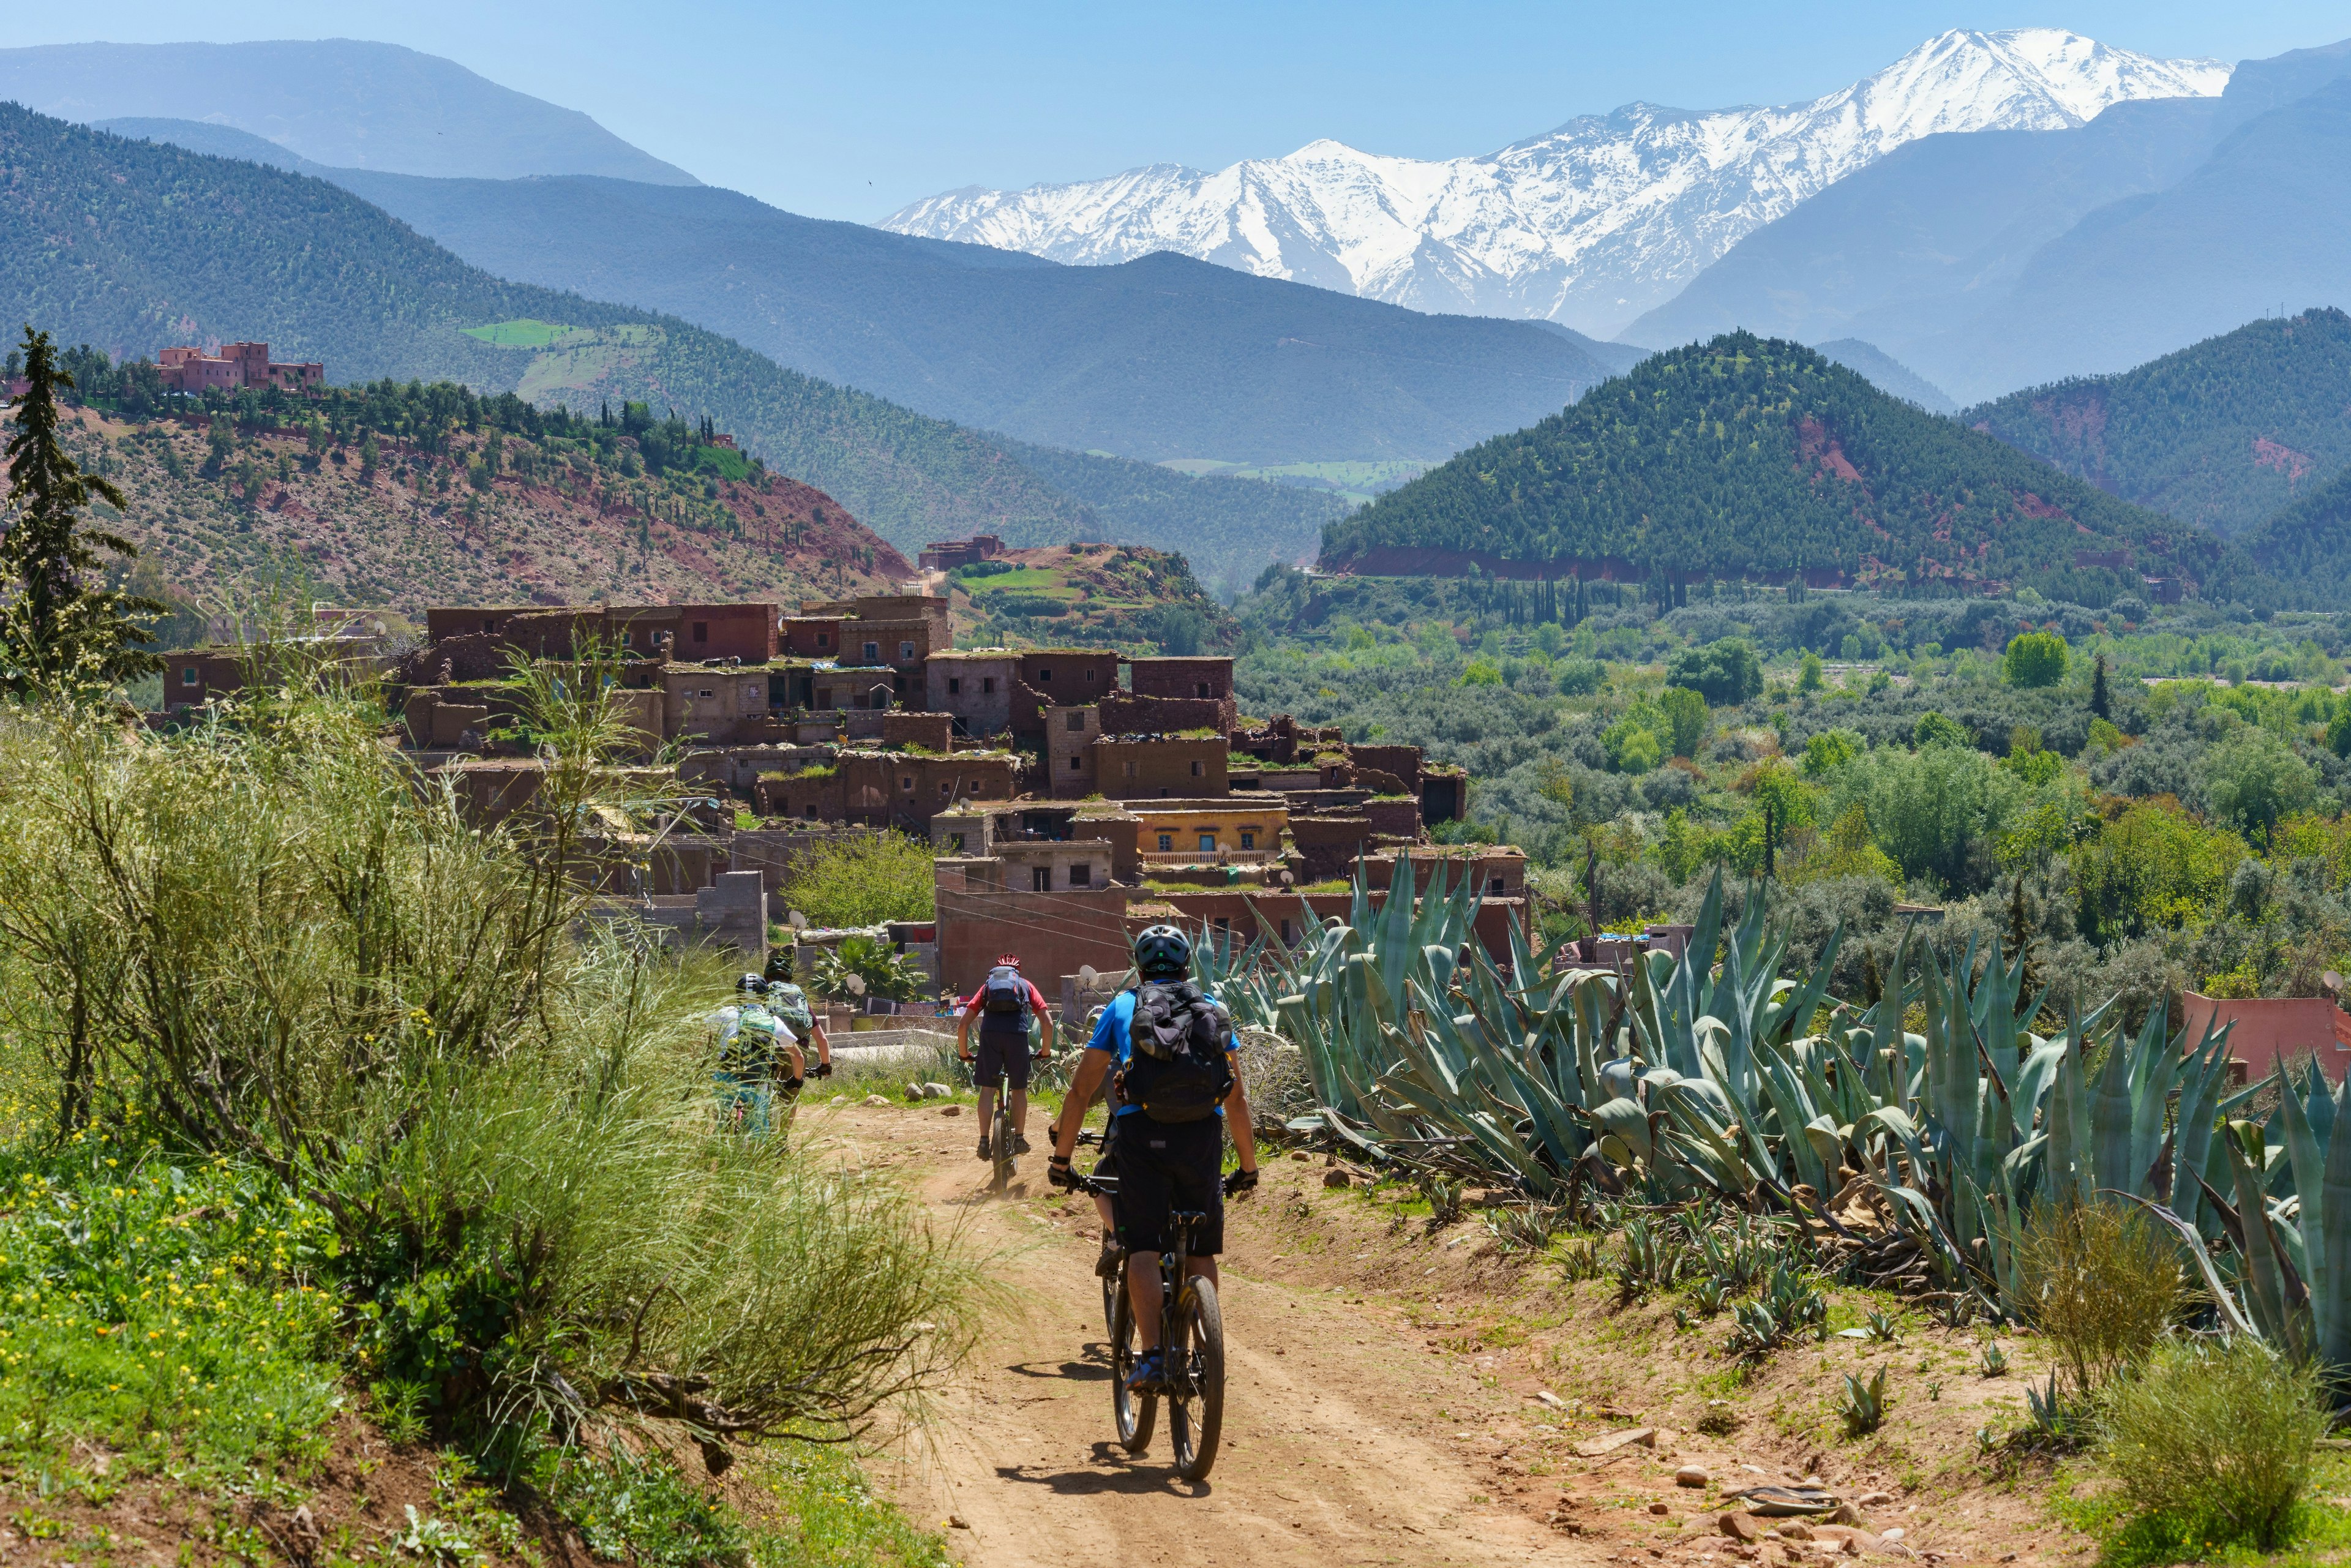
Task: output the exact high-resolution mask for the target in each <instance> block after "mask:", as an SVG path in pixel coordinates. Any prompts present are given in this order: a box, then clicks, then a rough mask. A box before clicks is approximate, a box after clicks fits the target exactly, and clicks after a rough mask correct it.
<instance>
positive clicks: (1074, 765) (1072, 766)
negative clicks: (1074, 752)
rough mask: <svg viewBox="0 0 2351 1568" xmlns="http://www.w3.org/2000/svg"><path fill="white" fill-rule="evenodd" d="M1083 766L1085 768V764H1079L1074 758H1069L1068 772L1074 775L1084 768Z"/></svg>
mask: <svg viewBox="0 0 2351 1568" xmlns="http://www.w3.org/2000/svg"><path fill="white" fill-rule="evenodd" d="M1084 766H1085V764H1083V763H1081V762H1080V761H1079V760H1078V759H1077V758H1074V757H1072V758H1070V771H1071V772H1072V773H1075V772H1076V771H1077V770H1078V769H1079V768H1082V767H1084Z"/></svg>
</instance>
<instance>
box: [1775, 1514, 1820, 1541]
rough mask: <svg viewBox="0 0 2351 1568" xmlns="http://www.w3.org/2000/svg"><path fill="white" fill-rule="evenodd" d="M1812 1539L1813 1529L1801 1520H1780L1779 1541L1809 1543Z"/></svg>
mask: <svg viewBox="0 0 2351 1568" xmlns="http://www.w3.org/2000/svg"><path fill="white" fill-rule="evenodd" d="M1812 1538H1813V1527H1812V1526H1811V1525H1809V1524H1806V1523H1805V1522H1804V1521H1802V1520H1801V1519H1786V1520H1782V1521H1780V1539H1781V1540H1782V1541H1810V1540H1811V1539H1812Z"/></svg>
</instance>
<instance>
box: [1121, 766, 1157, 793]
mask: <svg viewBox="0 0 2351 1568" xmlns="http://www.w3.org/2000/svg"><path fill="white" fill-rule="evenodd" d="M1122 766H1123V767H1124V768H1125V769H1126V777H1127V778H1129V779H1132V778H1134V763H1132V762H1128V763H1124V764H1122ZM1159 792H1160V793H1161V794H1162V795H1165V793H1167V791H1166V790H1165V789H1162V790H1161V791H1159Z"/></svg>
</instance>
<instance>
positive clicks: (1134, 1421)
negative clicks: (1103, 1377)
mask: <svg viewBox="0 0 2351 1568" xmlns="http://www.w3.org/2000/svg"><path fill="white" fill-rule="evenodd" d="M1131 1266H1132V1264H1130V1267H1131ZM1113 1292H1114V1298H1115V1299H1114V1300H1113V1301H1111V1302H1110V1303H1109V1306H1110V1402H1111V1415H1112V1416H1113V1417H1114V1418H1115V1419H1116V1420H1117V1422H1118V1443H1119V1447H1121V1448H1124V1449H1125V1450H1126V1451H1127V1452H1128V1453H1130V1454H1139V1453H1141V1452H1143V1450H1144V1448H1147V1447H1149V1446H1150V1443H1151V1427H1152V1423H1153V1422H1154V1421H1155V1420H1156V1419H1157V1418H1158V1416H1159V1398H1158V1396H1156V1395H1153V1394H1137V1393H1135V1392H1134V1391H1133V1390H1132V1389H1130V1388H1128V1387H1127V1385H1126V1379H1127V1375H1128V1374H1130V1373H1132V1372H1133V1371H1134V1360H1135V1357H1136V1356H1137V1355H1138V1354H1141V1351H1142V1349H1143V1347H1142V1346H1140V1345H1138V1344H1136V1343H1135V1327H1134V1300H1133V1298H1131V1297H1129V1296H1128V1295H1127V1293H1126V1287H1125V1284H1124V1281H1118V1282H1117V1283H1115V1284H1114V1285H1113Z"/></svg>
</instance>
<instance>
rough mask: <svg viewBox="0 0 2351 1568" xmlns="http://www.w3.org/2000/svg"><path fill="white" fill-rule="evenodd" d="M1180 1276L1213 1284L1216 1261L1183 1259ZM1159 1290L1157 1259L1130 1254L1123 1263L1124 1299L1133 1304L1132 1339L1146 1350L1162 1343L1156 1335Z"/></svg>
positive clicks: (1159, 1310)
mask: <svg viewBox="0 0 2351 1568" xmlns="http://www.w3.org/2000/svg"><path fill="white" fill-rule="evenodd" d="M1184 1272H1185V1274H1186V1277H1187V1278H1192V1279H1199V1278H1202V1277H1205V1278H1206V1279H1207V1281H1208V1283H1209V1284H1211V1285H1214V1284H1215V1283H1216V1282H1217V1260H1215V1259H1214V1258H1186V1260H1184ZM1162 1294H1163V1292H1162V1291H1160V1289H1159V1256H1158V1254H1156V1253H1154V1252H1135V1253H1130V1254H1128V1256H1127V1260H1126V1296H1127V1300H1128V1301H1132V1302H1134V1328H1135V1333H1136V1337H1137V1338H1138V1339H1139V1340H1140V1341H1141V1342H1142V1343H1143V1345H1144V1347H1145V1348H1146V1349H1151V1350H1156V1349H1159V1348H1160V1347H1161V1346H1162V1344H1163V1343H1165V1342H1164V1340H1163V1339H1162V1338H1161V1335H1160V1332H1159V1317H1160V1312H1161V1310H1162V1308H1163V1306H1164V1304H1165V1303H1164V1302H1163V1301H1162V1300H1161V1296H1162Z"/></svg>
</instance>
